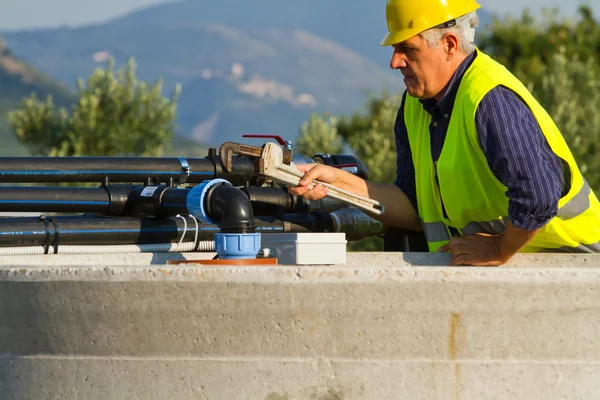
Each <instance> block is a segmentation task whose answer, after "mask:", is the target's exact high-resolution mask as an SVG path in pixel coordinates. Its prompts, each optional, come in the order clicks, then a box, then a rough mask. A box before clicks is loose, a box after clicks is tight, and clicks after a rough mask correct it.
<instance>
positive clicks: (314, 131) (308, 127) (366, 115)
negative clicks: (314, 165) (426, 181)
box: [295, 94, 402, 182]
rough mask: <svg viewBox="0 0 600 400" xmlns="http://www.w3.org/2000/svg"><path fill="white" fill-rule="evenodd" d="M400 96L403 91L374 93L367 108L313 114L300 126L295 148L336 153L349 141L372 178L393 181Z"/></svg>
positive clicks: (352, 149) (301, 151)
mask: <svg viewBox="0 0 600 400" xmlns="http://www.w3.org/2000/svg"><path fill="white" fill-rule="evenodd" d="M401 100H402V94H398V95H389V94H384V95H383V96H382V97H381V98H376V97H371V98H370V99H369V100H368V102H367V107H366V108H367V111H366V112H364V111H357V112H355V113H353V114H352V115H350V116H342V117H340V118H333V117H330V116H328V114H324V115H323V116H320V115H318V114H313V115H312V116H311V119H310V120H309V121H307V122H305V123H304V124H303V125H302V127H301V130H300V134H299V137H298V138H297V139H296V145H295V148H296V150H295V152H296V153H302V154H305V155H309V154H310V155H312V154H314V153H317V152H321V153H323V152H328V153H334V151H343V149H344V148H345V145H348V146H349V147H350V149H351V151H352V153H353V154H354V155H355V156H356V157H358V158H359V159H360V160H361V161H363V162H364V163H365V165H366V166H367V168H368V170H369V180H370V181H374V182H393V181H394V179H395V177H396V146H395V139H394V134H393V132H394V123H395V121H396V113H397V112H398V108H399V107H400V102H401Z"/></svg>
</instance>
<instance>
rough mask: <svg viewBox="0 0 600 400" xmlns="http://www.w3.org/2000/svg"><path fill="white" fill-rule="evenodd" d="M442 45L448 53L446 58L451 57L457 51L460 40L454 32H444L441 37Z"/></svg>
mask: <svg viewBox="0 0 600 400" xmlns="http://www.w3.org/2000/svg"><path fill="white" fill-rule="evenodd" d="M442 45H443V46H444V50H445V51H446V54H447V55H448V58H451V57H453V56H454V55H456V53H458V52H459V46H460V42H459V40H458V37H457V36H456V35H455V34H454V33H446V34H445V35H444V37H443V38H442Z"/></svg>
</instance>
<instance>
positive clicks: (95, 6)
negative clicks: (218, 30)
mask: <svg viewBox="0 0 600 400" xmlns="http://www.w3.org/2000/svg"><path fill="white" fill-rule="evenodd" d="M196 1H215V0H196ZM243 1H249V0H243ZM284 1H290V0H284ZM350 1H351V0H350ZM378 1H380V2H383V1H384V0H378ZM164 2H166V1H165V0H0V3H1V4H0V29H11V30H12V29H27V28H36V27H42V26H45V27H48V26H58V25H79V24H84V23H89V22H99V21H103V20H107V19H110V18H112V17H115V16H117V15H121V14H124V13H127V12H130V11H132V10H135V9H136V8H140V7H145V6H148V5H151V4H157V3H164ZM479 3H480V4H481V5H482V6H484V7H485V8H487V9H488V10H490V11H492V12H496V13H499V14H506V13H511V14H514V15H518V14H520V13H521V10H523V8H524V7H525V4H526V5H527V7H528V8H529V9H530V10H532V11H534V12H536V13H537V12H539V10H541V9H542V8H543V7H558V8H559V10H560V11H561V14H564V15H574V13H575V11H576V10H577V7H578V6H579V5H580V4H587V5H590V6H591V7H592V9H593V10H594V15H595V16H596V18H600V0H479ZM382 9H383V6H382Z"/></svg>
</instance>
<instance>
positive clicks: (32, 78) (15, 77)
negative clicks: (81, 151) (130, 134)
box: [0, 38, 74, 156]
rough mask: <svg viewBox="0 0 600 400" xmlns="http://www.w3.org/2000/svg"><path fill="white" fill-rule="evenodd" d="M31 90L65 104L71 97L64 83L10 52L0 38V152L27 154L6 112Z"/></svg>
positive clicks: (13, 154) (8, 154) (1, 154)
mask: <svg viewBox="0 0 600 400" xmlns="http://www.w3.org/2000/svg"><path fill="white" fill-rule="evenodd" d="M32 93H36V95H37V97H38V98H39V99H45V98H46V97H47V96H48V95H49V94H51V95H52V96H53V99H54V101H55V103H56V104H59V105H66V104H69V103H70V102H72V101H73V99H74V97H73V94H72V93H71V92H70V90H69V89H68V88H67V87H66V86H65V85H63V84H61V83H59V82H58V81H56V80H54V79H52V78H50V77H48V76H46V75H44V74H41V73H40V72H38V71H37V70H36V69H34V68H32V67H30V66H29V65H28V64H27V63H25V62H23V61H22V60H20V59H19V58H17V57H15V56H13V55H12V54H11V52H10V51H9V49H8V48H7V47H6V45H5V44H4V41H3V40H2V38H0V142H1V143H2V146H0V156H15V155H27V150H26V149H25V147H24V146H23V145H22V144H21V143H19V141H18V140H17V138H16V137H15V135H14V134H13V133H12V132H11V130H10V127H9V124H8V113H9V111H10V110H12V109H14V108H16V107H17V106H18V104H19V103H20V102H21V99H22V98H23V97H27V96H29V95H31V94H32Z"/></svg>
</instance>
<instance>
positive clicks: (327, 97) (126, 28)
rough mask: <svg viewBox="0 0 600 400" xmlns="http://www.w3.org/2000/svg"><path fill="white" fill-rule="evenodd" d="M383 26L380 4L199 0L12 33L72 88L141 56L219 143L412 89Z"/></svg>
mask: <svg viewBox="0 0 600 400" xmlns="http://www.w3.org/2000/svg"><path fill="white" fill-rule="evenodd" d="M481 16H482V20H485V19H486V18H488V17H487V14H485V13H481ZM482 22H485V21H482ZM385 27H386V25H385V15H384V7H383V5H380V6H373V3H372V0H355V1H353V2H352V7H348V2H347V1H345V2H342V1H341V0H304V1H302V2H285V1H280V0H277V1H276V0H256V1H252V2H240V1H233V0H220V1H217V2H200V1H197V0H196V1H194V0H189V1H181V2H176V3H167V4H163V5H159V6H154V7H149V8H147V9H144V10H140V11H137V12H134V13H131V14H129V15H127V16H124V17H122V18H118V19H115V20H113V21H110V22H108V23H105V24H100V25H95V26H87V27H79V28H72V29H69V28H61V29H45V30H34V31H25V32H6V33H5V36H6V38H7V41H8V42H9V45H10V46H11V48H12V49H13V50H14V51H15V52H16V53H17V54H19V56H21V57H23V58H25V59H27V60H28V61H29V62H30V63H31V64H32V65H33V66H35V67H37V68H40V69H42V70H43V71H44V72H46V73H48V74H50V75H52V76H54V77H56V78H57V79H59V80H60V81H62V82H64V83H66V84H68V85H71V86H73V85H74V82H75V80H76V78H78V77H83V76H87V75H89V74H90V73H91V71H92V70H93V69H94V68H95V67H97V66H98V65H102V62H103V61H104V60H106V59H107V57H114V58H115V59H116V60H117V62H124V61H125V60H126V59H127V58H128V57H135V58H136V60H137V61H138V64H139V66H140V68H139V73H138V76H139V77H140V78H141V79H144V80H150V81H154V80H155V79H157V78H159V77H162V78H163V79H164V81H165V86H166V90H170V89H171V88H172V87H173V86H174V85H175V84H176V83H181V84H182V94H181V98H180V102H179V108H178V113H179V120H178V124H179V126H180V132H181V134H182V135H184V136H186V137H188V138H189V139H192V140H196V141H198V142H201V143H203V144H206V145H213V146H215V145H218V144H220V143H222V142H223V141H226V140H237V139H239V138H240V137H241V135H242V134H243V133H277V134H280V135H283V136H286V137H287V138H293V137H294V136H295V135H296V134H297V132H298V129H299V126H300V124H301V123H302V121H304V120H306V119H308V117H309V116H310V113H311V112H315V111H316V112H323V111H329V112H331V113H333V114H349V113H351V112H353V111H355V110H357V109H360V108H362V107H363V105H364V102H365V101H366V99H367V93H369V92H375V93H379V92H381V91H382V90H387V91H390V92H396V91H400V90H402V89H403V84H402V80H401V79H400V77H399V75H398V73H397V72H393V71H391V70H389V67H388V63H389V56H390V55H391V53H390V48H382V47H380V46H379V42H380V40H381V38H382V36H383V35H384V33H385Z"/></svg>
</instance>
